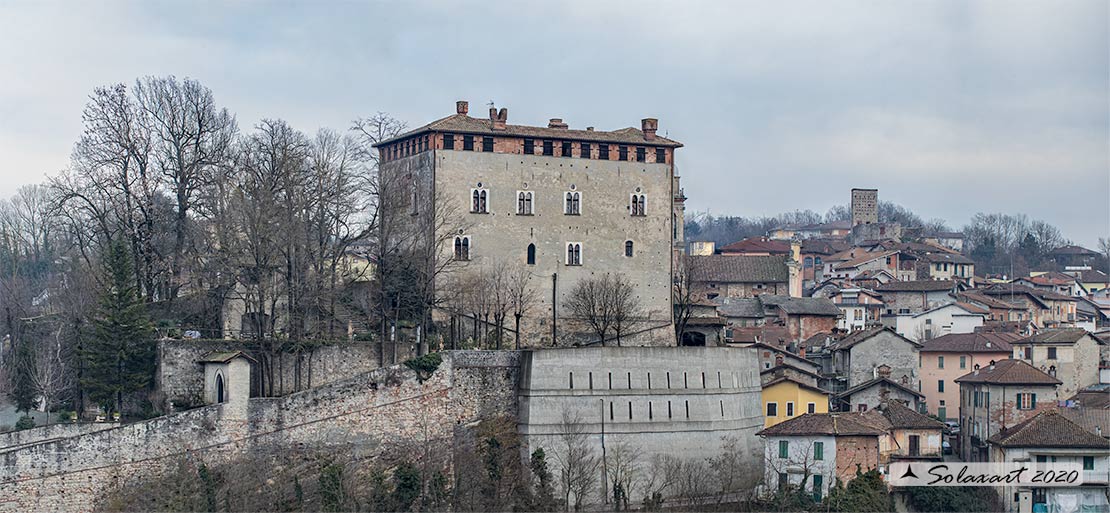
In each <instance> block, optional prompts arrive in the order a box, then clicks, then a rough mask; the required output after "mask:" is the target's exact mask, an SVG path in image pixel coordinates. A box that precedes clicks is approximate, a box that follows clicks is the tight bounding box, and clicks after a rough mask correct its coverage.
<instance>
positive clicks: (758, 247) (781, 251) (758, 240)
mask: <svg viewBox="0 0 1110 513" xmlns="http://www.w3.org/2000/svg"><path fill="white" fill-rule="evenodd" d="M717 253H718V254H721V255H747V256H773V255H778V256H790V255H793V254H794V253H793V251H791V248H790V242H789V241H781V240H773V239H768V238H767V237H748V238H747V239H743V240H739V241H736V242H733V243H731V244H726V245H724V246H721V247H720V248H717Z"/></svg>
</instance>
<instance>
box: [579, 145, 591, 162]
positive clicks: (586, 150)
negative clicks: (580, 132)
mask: <svg viewBox="0 0 1110 513" xmlns="http://www.w3.org/2000/svg"><path fill="white" fill-rule="evenodd" d="M578 156H579V157H582V158H584V159H588V158H590V143H579V144H578Z"/></svg>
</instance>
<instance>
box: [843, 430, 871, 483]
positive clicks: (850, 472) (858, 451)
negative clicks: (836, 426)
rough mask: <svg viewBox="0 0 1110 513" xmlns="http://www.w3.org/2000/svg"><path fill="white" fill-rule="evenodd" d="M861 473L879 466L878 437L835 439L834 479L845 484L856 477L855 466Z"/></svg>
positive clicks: (844, 437)
mask: <svg viewBox="0 0 1110 513" xmlns="http://www.w3.org/2000/svg"><path fill="white" fill-rule="evenodd" d="M857 465H859V469H860V471H861V472H867V471H868V470H870V469H873V468H876V467H878V466H879V437H876V436H838V437H836V477H837V478H839V479H840V480H841V481H843V482H845V483H847V482H848V481H851V480H852V479H854V478H855V477H856V466H857Z"/></svg>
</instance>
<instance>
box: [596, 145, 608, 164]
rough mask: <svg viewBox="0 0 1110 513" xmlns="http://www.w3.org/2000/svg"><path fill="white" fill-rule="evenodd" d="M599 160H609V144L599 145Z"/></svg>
mask: <svg viewBox="0 0 1110 513" xmlns="http://www.w3.org/2000/svg"><path fill="white" fill-rule="evenodd" d="M597 158H599V159H601V160H609V145H608V144H599V145H597Z"/></svg>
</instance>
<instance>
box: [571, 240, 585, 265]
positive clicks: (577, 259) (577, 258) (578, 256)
mask: <svg viewBox="0 0 1110 513" xmlns="http://www.w3.org/2000/svg"><path fill="white" fill-rule="evenodd" d="M567 265H582V244H581V243H579V242H568V243H567Z"/></svg>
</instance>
